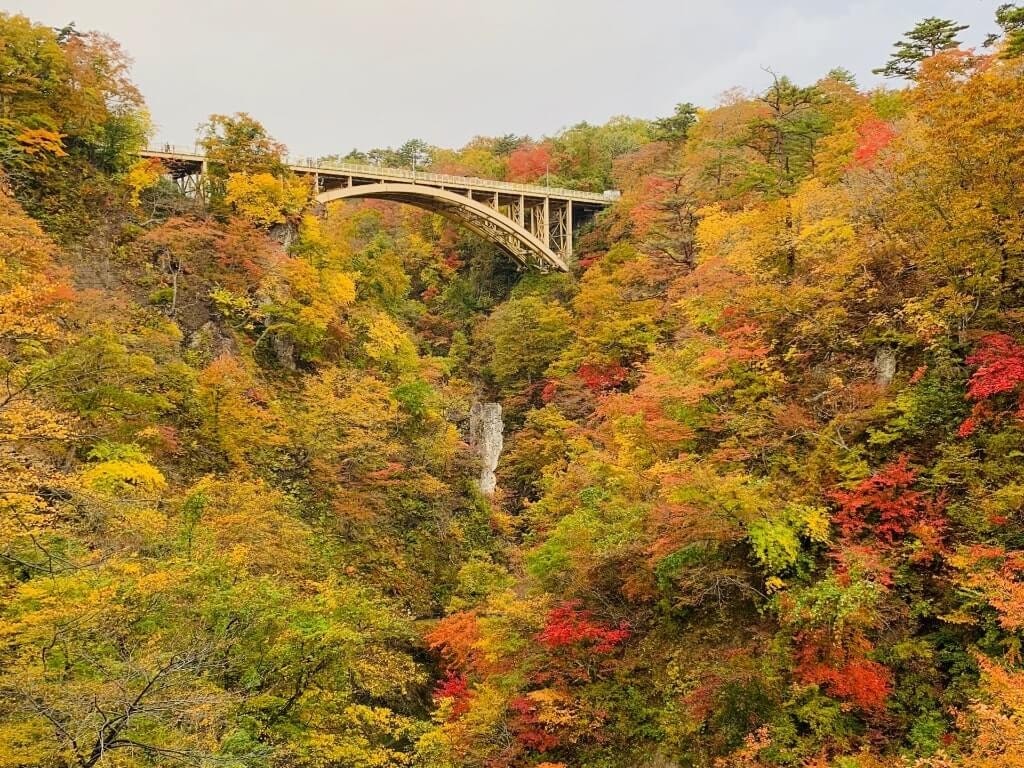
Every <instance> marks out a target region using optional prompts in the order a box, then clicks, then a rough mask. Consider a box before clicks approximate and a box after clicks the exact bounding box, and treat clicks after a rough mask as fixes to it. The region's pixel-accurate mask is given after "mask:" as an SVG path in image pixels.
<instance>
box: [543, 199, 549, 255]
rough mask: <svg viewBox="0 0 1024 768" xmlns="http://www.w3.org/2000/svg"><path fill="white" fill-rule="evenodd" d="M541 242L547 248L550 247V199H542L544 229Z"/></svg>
mask: <svg viewBox="0 0 1024 768" xmlns="http://www.w3.org/2000/svg"><path fill="white" fill-rule="evenodd" d="M541 242H542V243H544V245H546V246H547V247H548V248H550V247H551V198H550V197H545V198H544V229H543V238H542V239H541Z"/></svg>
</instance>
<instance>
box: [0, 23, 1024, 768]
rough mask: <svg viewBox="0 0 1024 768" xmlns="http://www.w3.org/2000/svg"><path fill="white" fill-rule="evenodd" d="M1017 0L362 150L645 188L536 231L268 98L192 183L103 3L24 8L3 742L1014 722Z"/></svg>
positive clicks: (698, 732) (482, 740) (209, 749)
mask: <svg viewBox="0 0 1024 768" xmlns="http://www.w3.org/2000/svg"><path fill="white" fill-rule="evenodd" d="M998 21H999V23H1000V24H1001V26H1002V28H1003V32H1004V35H1003V36H1002V37H1001V38H1000V39H998V40H994V41H993V44H994V46H995V47H994V49H993V50H992V51H990V52H988V53H980V52H972V51H965V50H962V49H961V48H959V47H958V45H957V43H956V40H955V37H956V33H957V32H958V28H956V26H955V25H953V24H952V23H951V22H943V21H941V20H937V19H933V20H929V21H927V22H923V23H922V25H919V27H918V28H917V29H915V30H914V31H913V32H911V33H909V37H908V38H907V40H906V41H904V42H905V44H904V46H903V47H900V48H898V50H897V53H896V54H895V55H894V58H893V60H892V62H890V65H889V68H891V69H892V72H890V73H889V74H898V75H902V76H904V77H908V78H909V85H908V86H907V87H905V88H902V89H895V88H889V89H877V90H871V91H865V90H863V89H860V88H858V86H857V85H856V83H855V82H854V80H853V78H852V77H851V76H850V75H849V74H848V73H846V72H845V71H843V70H835V71H833V72H831V73H829V74H828V75H827V76H825V77H824V78H822V79H821V80H819V81H818V82H816V83H814V84H811V85H807V86H802V85H797V84H795V83H793V82H791V81H790V80H788V79H787V78H785V77H781V76H779V77H774V76H772V78H771V80H772V82H771V84H770V85H769V87H768V88H767V89H766V90H765V91H764V92H762V93H758V94H738V93H732V94H731V95H729V96H728V97H727V98H726V99H725V100H724V101H723V103H721V104H719V105H718V106H716V107H713V108H706V109H698V108H696V107H694V106H693V105H689V104H683V105H680V106H679V108H678V109H677V111H676V113H675V114H674V115H672V116H669V117H666V118H663V119H660V120H654V121H646V120H639V119H631V118H616V119H613V120H612V121H610V122H609V123H607V124H606V125H602V126H592V125H588V124H586V123H582V124H580V125H577V126H573V127H571V128H568V129H566V130H564V131H562V132H561V133H559V134H557V135H555V136H552V137H547V138H542V139H536V140H534V139H530V138H527V137H517V136H511V135H510V136H504V137H498V138H478V139H475V140H474V141H473V142H471V143H470V144H469V145H468V146H466V147H464V148H462V149H461V150H447V149H440V148H435V147H429V146H427V145H425V144H423V142H419V141H416V140H413V141H410V142H409V143H408V144H406V145H404V146H403V147H400V148H399V149H397V150H394V149H375V150H369V151H367V152H365V153H355V154H354V155H350V156H349V157H350V159H361V160H366V161H373V162H379V163H393V164H400V165H406V166H407V165H409V164H410V161H411V162H412V163H415V164H417V165H419V166H421V167H424V166H425V167H429V168H430V169H432V170H435V171H438V172H444V173H461V174H467V175H471V176H480V177H492V178H501V179H506V180H512V181H523V182H536V181H542V180H543V181H546V182H548V183H551V184H559V185H565V186H572V187H578V188H581V189H590V190H596V191H600V190H604V189H608V188H618V189H620V190H621V191H622V197H621V199H620V200H619V201H618V202H617V203H616V204H615V205H614V206H613V207H612V208H610V209H609V210H608V211H606V212H605V213H603V214H601V215H600V216H599V217H598V218H597V220H596V221H595V222H593V223H592V224H589V225H588V226H587V227H586V228H584V230H582V231H581V232H580V233H579V234H578V238H577V250H578V253H577V256H578V259H577V261H576V263H574V264H573V271H572V274H547V275H541V274H537V273H521V272H518V271H517V270H516V269H515V266H514V264H513V263H512V262H511V261H510V260H509V259H508V258H507V257H506V256H505V255H504V254H502V252H501V251H500V250H499V249H498V248H497V247H496V246H494V245H492V244H489V243H486V242H483V241H481V240H479V239H478V238H476V237H474V236H472V235H470V234H468V233H466V232H464V231H463V230H460V229H459V228H457V227H456V226H455V225H453V224H451V223H450V222H447V221H445V220H444V219H442V218H441V217H439V216H436V215H433V214H430V213H427V212H424V211H420V210H417V209H413V208H409V207H403V206H397V205H393V204H388V203H383V202H364V203H347V204H341V203H339V204H333V205H331V206H330V207H329V208H328V209H327V210H326V211H318V210H316V206H314V205H313V204H312V191H311V189H310V188H309V186H308V184H307V182H306V181H304V180H303V179H301V178H298V177H296V176H294V175H293V174H291V173H289V172H288V171H287V169H286V167H285V165H284V164H283V157H284V152H285V149H284V147H283V146H282V145H281V144H279V143H278V142H277V141H276V140H274V139H273V138H272V137H270V136H268V135H267V133H266V131H265V130H264V128H263V126H262V125H261V124H260V123H259V122H258V121H256V120H255V119H254V118H252V117H250V116H248V115H244V114H239V115H231V116H226V115H213V116H211V118H210V120H209V122H208V123H207V124H206V125H205V126H203V128H202V131H201V135H200V142H201V144H202V146H203V148H204V150H205V151H206V153H207V156H208V158H209V161H210V175H209V178H208V180H207V187H206V189H205V196H204V198H203V199H197V198H195V197H188V196H185V195H183V194H182V192H181V190H180V189H179V188H178V187H176V186H175V185H174V184H173V183H172V182H171V181H170V180H169V179H168V178H167V177H166V175H165V171H166V169H165V168H163V167H161V166H160V165H159V163H155V162H152V161H146V160H140V159H139V158H138V156H137V152H138V150H139V148H140V147H141V146H142V145H143V144H144V142H145V140H146V137H147V133H148V131H149V126H148V117H147V115H146V112H145V107H144V103H143V100H142V96H141V95H140V94H139V93H138V91H137V90H136V88H135V87H134V86H133V85H132V83H131V81H130V79H129V74H128V68H127V63H126V61H125V59H124V56H123V55H122V54H121V52H120V49H119V48H118V46H117V44H116V43H114V42H113V41H111V40H109V39H107V38H105V37H103V36H101V35H97V34H87V35H83V34H80V33H78V32H76V31H75V30H74V29H73V28H68V29H65V30H61V31H54V30H51V29H49V28H47V27H44V26H42V25H38V24H34V23H32V22H31V21H29V20H27V19H25V18H23V17H19V16H9V15H6V14H0V74H2V76H3V79H2V81H0V83H2V89H0V167H2V194H0V349H2V352H3V355H2V359H0V598H2V599H0V768H28V767H29V766H31V767H33V768H34V767H36V766H39V767H40V768H65V767H70V766H78V767H79V768H92V767H93V766H97V768H105V767H110V768H115V767H117V768H142V766H174V765H182V764H185V765H199V766H214V765H217V766H221V765H226V766H239V767H241V766H245V767H246V768H249V767H253V766H265V767H266V768H271V767H275V766H280V767H282V768H283V767H284V766H289V767H290V766H310V767H313V766H316V767H318V768H319V767H325V768H326V767H327V766H330V767H331V768H341V767H342V766H344V767H345V768H349V767H352V768H385V767H389V766H396V767H397V766H418V767H422V768H458V767H462V766H466V767H468V768H499V767H502V768H504V767H505V766H514V767H516V768H527V767H530V766H533V767H534V768H541V767H542V766H543V768H638V767H647V768H683V767H684V766H694V767H704V766H707V767H708V768H711V767H714V768H729V767H735V768H753V767H754V766H759V767H765V768H766V767H767V766H780V767H794V768H795V767H796V766H812V765H813V766H835V768H882V767H883V766H884V767H887V768H897V767H900V768H910V767H911V766H916V767H917V768H925V767H928V768H946V767H947V766H971V767H972V768H975V767H982V768H984V767H987V766H991V767H992V768H995V767H996V766H1014V765H1019V764H1024V697H1022V694H1021V689H1022V686H1024V663H1022V662H1024V660H1022V657H1021V647H1022V642H1024V464H1022V463H1021V461H1020V459H1021V457H1022V456H1024V423H1022V419H1024V311H1022V309H1024V58H1021V54H1022V53H1024V43H1022V40H1024V38H1022V34H1024V32H1022V30H1024V10H1020V9H1016V8H1015V7H1011V6H1007V7H1004V8H1003V9H1001V11H1000V15H999V17H998ZM922 41H925V42H922ZM929 45H930V46H931V48H932V49H934V51H933V50H931V49H929ZM915 46H917V47H915ZM933 52H934V55H928V54H931V53H933ZM485 402H497V403H500V404H501V406H502V409H503V418H504V427H505V436H504V450H503V452H502V455H501V458H500V461H499V464H498V468H497V474H498V489H497V491H496V493H495V494H494V495H493V496H488V495H485V494H482V493H481V492H480V490H479V487H478V476H479V471H480V466H479V465H480V461H479V457H478V456H477V455H476V454H475V452H474V450H473V449H472V448H471V447H470V445H469V444H468V437H469V415H470V410H471V408H472V406H473V405H474V404H475V403H485Z"/></svg>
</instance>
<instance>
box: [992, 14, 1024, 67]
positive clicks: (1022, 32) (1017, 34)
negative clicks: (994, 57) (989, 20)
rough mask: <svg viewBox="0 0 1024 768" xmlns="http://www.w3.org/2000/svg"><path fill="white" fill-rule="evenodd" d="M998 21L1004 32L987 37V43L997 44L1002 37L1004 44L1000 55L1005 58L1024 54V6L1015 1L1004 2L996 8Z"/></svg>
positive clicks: (1013, 57)
mask: <svg viewBox="0 0 1024 768" xmlns="http://www.w3.org/2000/svg"><path fill="white" fill-rule="evenodd" d="M996 23H997V24H998V25H999V27H1000V29H1001V30H1002V33H1001V34H998V33H997V34H992V35H989V36H988V37H986V38H985V45H986V46H991V45H995V44H996V43H997V42H999V40H1000V39H1002V40H1003V41H1004V44H1003V49H1002V50H1001V51H1000V56H1002V57H1003V58H1004V59H1015V58H1017V57H1018V56H1021V55H1024V8H1021V7H1020V6H1019V5H1017V4H1015V3H1003V4H1002V5H1000V6H999V8H997V9H996Z"/></svg>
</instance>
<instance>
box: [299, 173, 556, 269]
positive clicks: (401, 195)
mask: <svg viewBox="0 0 1024 768" xmlns="http://www.w3.org/2000/svg"><path fill="white" fill-rule="evenodd" d="M360 198H372V199H375V200H390V201H392V202H398V203H406V204H408V205H414V206H416V207H418V208H423V209H426V210H428V211H433V212H434V213H439V214H441V215H442V216H445V217H446V218H449V219H452V220H454V221H457V222H459V223H460V224H462V225H463V226H465V227H466V228H467V229H469V230H471V231H472V232H475V233H476V234H478V235H480V236H481V237H483V238H485V239H487V240H490V241H491V242H493V243H496V244H497V245H499V246H500V247H501V248H502V249H504V250H505V251H506V252H507V253H508V254H509V255H510V256H512V258H513V259H515V260H516V261H517V262H519V263H520V264H522V265H524V266H533V267H536V268H538V269H540V270H542V271H550V270H552V269H555V270H559V271H561V272H568V271H569V267H568V265H567V264H566V263H565V261H564V260H563V259H562V257H561V256H559V255H558V254H556V253H555V252H554V251H553V250H551V248H549V247H548V246H547V245H545V244H544V243H543V242H541V240H540V238H538V237H536V236H535V235H534V234H533V233H531V232H530V231H529V230H527V229H526V228H525V227H523V226H521V225H520V224H519V223H518V222H516V221H513V220H512V219H510V218H509V217H508V216H505V215H504V214H503V213H502V212H501V211H499V210H497V209H496V208H492V207H490V206H488V205H485V204H484V203H482V202H480V201H479V200H474V199H473V198H472V197H470V196H469V195H462V194H457V193H455V192H452V191H451V190H448V189H442V188H440V187H433V186H426V185H424V184H405V183H396V182H381V183H374V184H358V185H354V186H347V187H340V188H336V189H330V190H327V191H326V192H321V193H320V194H319V195H317V197H316V200H317V202H318V203H330V202H333V201H335V200H354V199H360ZM570 205H571V203H570Z"/></svg>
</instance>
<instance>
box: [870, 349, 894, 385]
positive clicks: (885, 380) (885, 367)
mask: <svg viewBox="0 0 1024 768" xmlns="http://www.w3.org/2000/svg"><path fill="white" fill-rule="evenodd" d="M895 375H896V350H895V349H893V348H892V347H879V349H878V352H876V353H875V383H876V384H878V386H880V387H888V386H889V384H891V383H892V379H893V377H894V376H895Z"/></svg>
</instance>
